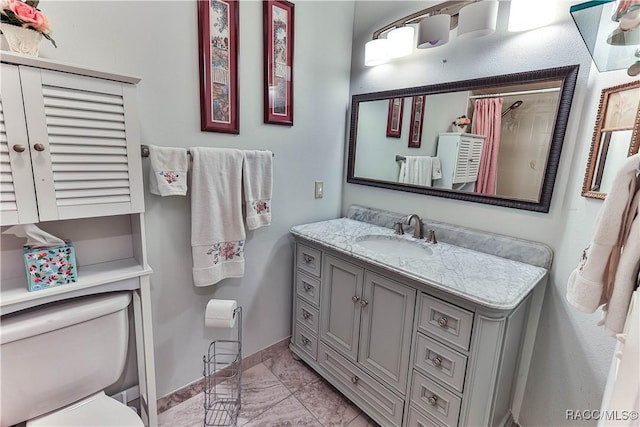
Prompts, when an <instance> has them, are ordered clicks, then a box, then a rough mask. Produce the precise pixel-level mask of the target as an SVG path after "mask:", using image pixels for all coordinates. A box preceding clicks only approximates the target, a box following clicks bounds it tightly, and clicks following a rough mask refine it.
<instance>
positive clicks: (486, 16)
mask: <svg viewBox="0 0 640 427" xmlns="http://www.w3.org/2000/svg"><path fill="white" fill-rule="evenodd" d="M497 22H498V0H482V1H479V2H475V3H471V4H469V5H466V6H465V7H463V8H462V9H460V13H459V15H458V38H459V39H470V38H474V37H482V36H487V35H489V34H492V33H493V32H494V31H495V30H496V24H497Z"/></svg>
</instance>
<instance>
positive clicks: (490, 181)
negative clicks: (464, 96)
mask: <svg viewBox="0 0 640 427" xmlns="http://www.w3.org/2000/svg"><path fill="white" fill-rule="evenodd" d="M501 114H502V98H483V99H476V100H475V102H474V112H473V125H472V127H471V132H472V133H474V134H476V135H484V137H485V138H484V144H483V145H482V154H481V156H480V167H479V171H478V181H476V188H475V191H476V193H480V194H489V195H495V194H496V177H497V176H498V149H499V148H500V128H501V126H502V117H501Z"/></svg>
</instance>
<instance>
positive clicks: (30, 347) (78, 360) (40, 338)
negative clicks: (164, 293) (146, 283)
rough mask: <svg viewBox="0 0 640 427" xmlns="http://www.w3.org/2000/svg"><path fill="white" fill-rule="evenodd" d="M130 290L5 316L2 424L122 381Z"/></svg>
mask: <svg viewBox="0 0 640 427" xmlns="http://www.w3.org/2000/svg"><path fill="white" fill-rule="evenodd" d="M130 301H131V295H130V293H129V292H118V293H109V294H101V295H94V296H89V297H81V298H75V299H72V300H66V301H62V302H57V303H52V304H47V305H44V306H41V307H34V308H32V309H29V310H24V311H20V312H17V313H12V314H9V315H5V316H3V317H2V319H0V425H1V426H2V427H5V426H10V425H12V424H16V423H19V422H22V421H25V420H28V419H31V418H33V417H36V416H39V415H42V414H45V413H47V412H50V411H53V410H55V409H58V408H61V407H63V406H66V405H68V404H71V403H73V402H75V401H78V400H80V399H82V398H84V397H87V396H89V395H91V394H93V393H96V392H98V391H100V390H103V389H104V388H106V387H108V386H110V385H111V384H113V383H114V382H116V381H117V380H118V378H119V377H120V374H121V373H122V370H123V369H124V363H125V359H126V355H127V342H128V335H129V322H128V313H127V307H128V305H129V303H130Z"/></svg>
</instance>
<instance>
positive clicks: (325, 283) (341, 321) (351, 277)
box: [320, 255, 364, 362]
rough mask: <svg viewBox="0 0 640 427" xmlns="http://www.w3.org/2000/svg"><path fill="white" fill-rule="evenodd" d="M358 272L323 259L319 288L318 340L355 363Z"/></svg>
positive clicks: (358, 326)
mask: <svg viewBox="0 0 640 427" xmlns="http://www.w3.org/2000/svg"><path fill="white" fill-rule="evenodd" d="M363 275H364V272H363V270H362V268H360V267H356V266H354V265H352V264H349V263H347V262H344V261H341V260H339V259H337V258H333V257H331V256H329V255H327V256H326V257H325V261H324V264H323V272H322V287H321V290H320V292H321V295H322V298H321V304H320V307H321V315H320V335H321V337H322V338H323V339H324V340H325V341H326V342H327V343H329V344H330V345H331V346H333V347H334V348H335V349H336V350H338V351H340V352H341V353H342V354H343V355H344V356H345V357H347V358H348V359H350V360H352V361H353V362H355V361H356V360H357V356H358V334H359V329H360V298H361V296H362V280H363Z"/></svg>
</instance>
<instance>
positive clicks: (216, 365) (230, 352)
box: [202, 307, 242, 427]
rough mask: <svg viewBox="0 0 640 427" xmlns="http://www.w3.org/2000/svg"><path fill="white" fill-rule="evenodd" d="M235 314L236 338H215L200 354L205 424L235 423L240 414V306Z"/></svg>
mask: <svg viewBox="0 0 640 427" xmlns="http://www.w3.org/2000/svg"><path fill="white" fill-rule="evenodd" d="M233 315H234V316H238V317H237V323H238V326H237V333H238V339H237V340H216V341H213V342H212V343H211V344H210V345H209V351H208V353H207V354H206V355H205V356H203V357H202V361H203V363H204V372H203V375H204V425H205V427H208V426H235V425H236V424H237V422H238V414H239V413H240V397H241V391H242V390H241V386H240V383H241V380H242V366H241V365H242V307H238V308H236V309H235V310H234V312H233Z"/></svg>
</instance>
